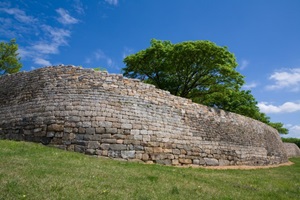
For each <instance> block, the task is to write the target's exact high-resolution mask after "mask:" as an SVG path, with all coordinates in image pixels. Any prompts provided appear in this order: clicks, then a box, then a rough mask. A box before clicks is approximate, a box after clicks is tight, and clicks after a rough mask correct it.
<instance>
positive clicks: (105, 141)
mask: <svg viewBox="0 0 300 200" xmlns="http://www.w3.org/2000/svg"><path fill="white" fill-rule="evenodd" d="M101 142H103V143H109V144H115V143H117V140H116V139H101Z"/></svg>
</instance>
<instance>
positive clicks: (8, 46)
mask: <svg viewBox="0 0 300 200" xmlns="http://www.w3.org/2000/svg"><path fill="white" fill-rule="evenodd" d="M17 51H18V45H17V44H16V40H15V39H11V40H10V42H9V43H5V42H1V43H0V75H3V74H12V73H16V72H18V71H20V69H21V67H22V64H21V63H20V58H19V57H18V55H19V54H18V53H17Z"/></svg>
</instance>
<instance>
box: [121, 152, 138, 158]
mask: <svg viewBox="0 0 300 200" xmlns="http://www.w3.org/2000/svg"><path fill="white" fill-rule="evenodd" d="M121 157H122V158H124V159H132V158H135V151H134V150H131V151H121Z"/></svg>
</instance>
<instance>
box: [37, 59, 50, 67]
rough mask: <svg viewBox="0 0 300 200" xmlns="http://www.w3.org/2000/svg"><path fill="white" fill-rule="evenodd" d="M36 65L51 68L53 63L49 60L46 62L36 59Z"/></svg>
mask: <svg viewBox="0 0 300 200" xmlns="http://www.w3.org/2000/svg"><path fill="white" fill-rule="evenodd" d="M34 63H35V64H38V65H43V66H50V65H51V63H50V62H49V61H48V60H45V59H43V58H35V59H34Z"/></svg>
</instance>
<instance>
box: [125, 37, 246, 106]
mask: <svg viewBox="0 0 300 200" xmlns="http://www.w3.org/2000/svg"><path fill="white" fill-rule="evenodd" d="M124 62H125V63H126V67H125V68H123V70H124V75H125V76H127V77H130V78H139V79H142V80H144V81H145V82H147V83H151V84H154V85H156V86H157V87H158V88H161V89H164V90H168V91H170V93H171V94H174V95H177V96H181V97H187V98H191V99H193V100H194V99H196V100H197V102H198V103H203V102H206V101H207V99H212V98H214V94H215V93H219V92H220V91H223V90H227V89H233V90H237V89H239V88H240V86H241V85H242V84H243V83H244V80H243V76H242V75H241V74H240V73H238V72H237V71H236V70H235V68H236V66H237V63H236V60H235V57H234V55H233V54H231V53H230V52H229V51H228V50H227V48H226V47H219V46H217V45H216V44H214V43H212V42H209V41H188V42H182V43H178V44H172V43H171V42H169V41H159V40H154V39H153V40H151V46H150V47H149V48H148V49H146V50H142V51H140V52H138V53H136V54H133V55H130V56H128V57H126V58H125V59H124Z"/></svg>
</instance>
